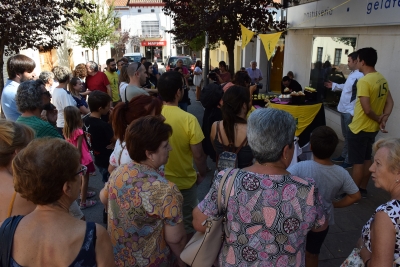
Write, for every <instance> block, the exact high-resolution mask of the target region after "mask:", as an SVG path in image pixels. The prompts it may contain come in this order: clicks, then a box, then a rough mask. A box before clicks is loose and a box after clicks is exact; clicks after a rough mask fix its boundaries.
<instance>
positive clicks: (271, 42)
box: [259, 32, 282, 60]
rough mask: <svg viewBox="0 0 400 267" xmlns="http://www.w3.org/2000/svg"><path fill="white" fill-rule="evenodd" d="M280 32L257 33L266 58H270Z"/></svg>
mask: <svg viewBox="0 0 400 267" xmlns="http://www.w3.org/2000/svg"><path fill="white" fill-rule="evenodd" d="M281 34H282V32H277V33H270V34H259V36H260V39H261V41H262V42H263V45H264V49H265V52H266V53H267V58H268V60H269V59H270V58H271V56H272V53H273V52H274V51H275V46H276V44H277V43H278V40H279V37H281Z"/></svg>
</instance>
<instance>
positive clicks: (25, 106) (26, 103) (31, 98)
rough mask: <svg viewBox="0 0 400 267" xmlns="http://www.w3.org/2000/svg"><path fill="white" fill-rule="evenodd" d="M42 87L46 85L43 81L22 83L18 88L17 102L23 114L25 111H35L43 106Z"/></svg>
mask: <svg viewBox="0 0 400 267" xmlns="http://www.w3.org/2000/svg"><path fill="white" fill-rule="evenodd" d="M42 86H43V87H44V84H43V81H42V80H41V79H39V80H36V81H26V82H22V83H21V84H20V85H19V86H18V89H17V94H16V95H15V102H16V104H17V108H18V110H19V111H20V112H21V113H23V112H25V111H33V110H35V109H37V108H40V107H41V106H42V105H43V102H42V91H43V90H42Z"/></svg>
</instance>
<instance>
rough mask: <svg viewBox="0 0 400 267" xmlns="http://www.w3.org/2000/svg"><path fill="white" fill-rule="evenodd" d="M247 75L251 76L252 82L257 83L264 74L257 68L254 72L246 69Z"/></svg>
mask: <svg viewBox="0 0 400 267" xmlns="http://www.w3.org/2000/svg"><path fill="white" fill-rule="evenodd" d="M246 71H247V73H248V74H249V76H250V78H251V82H252V83H255V79H259V78H262V73H261V70H260V69H257V68H255V69H254V70H253V69H252V68H251V67H250V68H246Z"/></svg>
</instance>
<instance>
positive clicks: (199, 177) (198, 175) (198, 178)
mask: <svg viewBox="0 0 400 267" xmlns="http://www.w3.org/2000/svg"><path fill="white" fill-rule="evenodd" d="M204 178H205V177H202V176H201V175H200V173H199V172H197V180H196V184H197V185H199V184H201V183H202V182H203V180H204Z"/></svg>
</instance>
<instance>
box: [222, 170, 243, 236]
mask: <svg viewBox="0 0 400 267" xmlns="http://www.w3.org/2000/svg"><path fill="white" fill-rule="evenodd" d="M239 170H240V169H236V170H235V171H234V172H233V174H232V176H231V179H230V180H229V183H228V185H227V186H226V189H225V201H224V204H225V208H224V210H223V212H224V216H226V212H227V210H228V200H229V196H230V194H231V191H232V187H233V183H234V182H235V179H236V175H237V173H238V172H239ZM224 231H225V236H227V237H229V229H228V224H227V220H226V219H225V222H224Z"/></svg>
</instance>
